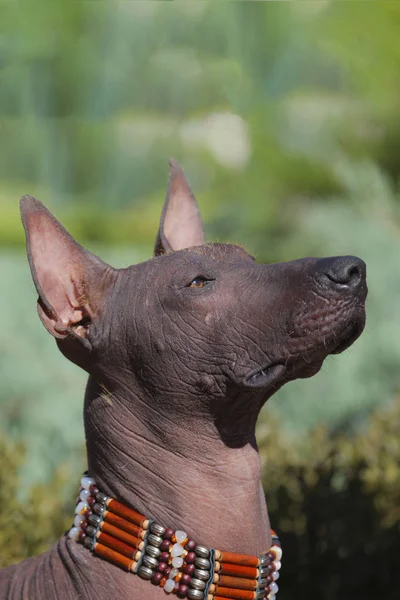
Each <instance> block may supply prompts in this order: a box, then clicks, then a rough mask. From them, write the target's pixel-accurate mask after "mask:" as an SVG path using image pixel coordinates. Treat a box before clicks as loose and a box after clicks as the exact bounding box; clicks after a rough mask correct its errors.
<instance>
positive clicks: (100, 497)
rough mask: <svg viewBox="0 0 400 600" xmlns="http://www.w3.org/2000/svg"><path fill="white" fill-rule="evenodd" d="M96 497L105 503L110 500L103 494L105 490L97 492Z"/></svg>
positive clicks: (98, 500)
mask: <svg viewBox="0 0 400 600" xmlns="http://www.w3.org/2000/svg"><path fill="white" fill-rule="evenodd" d="M95 498H96V500H97V502H100V503H101V504H105V503H106V501H107V500H108V496H106V495H105V494H103V492H97V494H96V496H95Z"/></svg>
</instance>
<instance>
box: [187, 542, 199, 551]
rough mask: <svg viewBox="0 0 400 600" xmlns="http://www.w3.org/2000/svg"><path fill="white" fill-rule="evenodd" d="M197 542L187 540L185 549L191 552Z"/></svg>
mask: <svg viewBox="0 0 400 600" xmlns="http://www.w3.org/2000/svg"><path fill="white" fill-rule="evenodd" d="M196 546H197V544H196V542H195V541H194V540H188V542H187V544H186V550H189V552H191V551H192V550H194V549H195V548H196Z"/></svg>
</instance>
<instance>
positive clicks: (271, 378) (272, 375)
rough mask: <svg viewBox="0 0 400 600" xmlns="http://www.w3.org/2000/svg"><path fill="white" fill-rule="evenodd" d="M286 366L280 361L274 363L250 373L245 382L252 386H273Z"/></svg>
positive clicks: (281, 375)
mask: <svg viewBox="0 0 400 600" xmlns="http://www.w3.org/2000/svg"><path fill="white" fill-rule="evenodd" d="M286 370H287V368H286V366H285V365H284V364H282V363H275V364H273V365H268V366H265V367H263V368H262V369H259V370H258V371H255V372H252V373H250V375H248V376H247V377H246V378H245V384H246V386H248V387H252V388H264V387H275V386H276V385H277V384H278V383H279V382H280V381H281V380H282V379H283V378H284V375H285V373H286Z"/></svg>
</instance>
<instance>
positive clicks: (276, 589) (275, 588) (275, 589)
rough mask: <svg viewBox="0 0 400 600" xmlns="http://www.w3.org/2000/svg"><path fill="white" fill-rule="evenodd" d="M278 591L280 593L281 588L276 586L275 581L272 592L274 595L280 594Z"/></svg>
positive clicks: (272, 584)
mask: <svg viewBox="0 0 400 600" xmlns="http://www.w3.org/2000/svg"><path fill="white" fill-rule="evenodd" d="M278 591H279V588H278V586H277V585H276V583H275V581H273V582H272V583H271V592H272V593H273V594H277V593H278Z"/></svg>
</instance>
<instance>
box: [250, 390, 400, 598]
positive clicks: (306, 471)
mask: <svg viewBox="0 0 400 600" xmlns="http://www.w3.org/2000/svg"><path fill="white" fill-rule="evenodd" d="M259 442H260V452H261V455H262V457H263V460H264V470H263V472H264V476H263V481H264V487H265V490H266V496H267V502H268V510H269V513H270V518H271V523H272V526H273V527H276V529H277V530H278V531H279V533H280V537H281V541H282V545H283V549H284V563H283V564H284V569H283V574H282V579H280V581H279V584H280V587H281V590H282V591H281V592H280V598H281V597H282V599H283V600H286V599H288V600H289V599H291V598H304V599H306V598H307V599H308V598H313V599H317V600H336V599H337V598H343V599H344V600H354V598H371V597H381V598H385V599H387V600H389V599H390V600H392V599H393V600H394V599H395V598H397V597H398V590H399V586H400V574H399V570H398V556H399V552H400V537H399V533H398V532H399V527H400V509H399V506H400V399H399V398H397V399H396V401H395V402H393V403H392V404H391V405H390V406H388V407H386V408H385V409H380V410H378V411H376V412H375V413H374V414H373V415H372V416H371V418H370V419H369V420H368V425H367V427H366V428H360V430H359V431H358V432H357V433H356V434H354V435H352V436H348V435H344V434H343V433H337V434H335V435H332V434H331V433H329V431H328V430H327V429H325V428H323V427H321V426H320V427H318V428H316V429H314V430H313V432H312V433H310V435H309V436H308V438H307V439H305V440H303V442H302V443H301V444H300V445H299V444H293V441H292V440H291V439H290V438H287V436H285V435H284V434H282V429H281V427H280V424H279V421H276V422H273V421H272V422H271V423H270V424H269V425H268V427H267V426H264V427H262V428H260V431H259Z"/></svg>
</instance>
